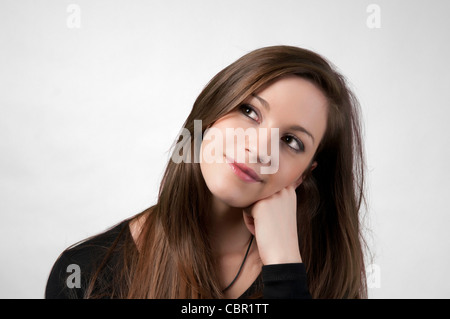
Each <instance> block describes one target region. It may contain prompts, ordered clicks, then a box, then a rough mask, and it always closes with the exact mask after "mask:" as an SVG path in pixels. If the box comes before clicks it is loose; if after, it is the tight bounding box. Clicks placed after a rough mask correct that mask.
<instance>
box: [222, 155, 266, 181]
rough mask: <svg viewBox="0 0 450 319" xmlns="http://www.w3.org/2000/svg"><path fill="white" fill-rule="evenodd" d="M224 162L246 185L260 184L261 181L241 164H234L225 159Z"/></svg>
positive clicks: (248, 168)
mask: <svg viewBox="0 0 450 319" xmlns="http://www.w3.org/2000/svg"><path fill="white" fill-rule="evenodd" d="M226 161H227V163H228V165H230V167H231V169H232V170H233V172H234V173H235V174H236V176H237V177H239V178H240V179H241V180H243V181H244V182H248V183H259V182H262V179H261V178H260V177H259V176H258V174H256V173H255V171H254V170H252V169H251V168H250V167H248V166H247V165H245V164H243V163H236V162H235V161H234V160H232V159H230V158H229V157H226Z"/></svg>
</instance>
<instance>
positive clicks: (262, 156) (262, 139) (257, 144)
mask: <svg viewBox="0 0 450 319" xmlns="http://www.w3.org/2000/svg"><path fill="white" fill-rule="evenodd" d="M268 132H270V130H269V129H266V128H259V130H258V134H257V140H256V141H254V140H252V139H248V140H250V141H249V142H248V144H247V151H248V152H249V161H250V163H260V164H268V163H269V162H270V160H271V156H270V155H268V153H269V150H270V149H271V148H270V145H271V144H270V143H271V136H270V134H269V133H268ZM271 155H273V154H271Z"/></svg>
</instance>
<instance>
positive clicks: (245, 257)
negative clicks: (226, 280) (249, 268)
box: [222, 235, 253, 292]
mask: <svg viewBox="0 0 450 319" xmlns="http://www.w3.org/2000/svg"><path fill="white" fill-rule="evenodd" d="M252 242H253V235H252V236H251V238H250V243H249V244H248V247H247V251H246V253H245V256H244V260H243V261H242V263H241V266H240V267H239V270H238V272H237V274H236V277H234V279H233V281H232V282H231V283H230V284H229V285H228V286H227V287H226V288H225V289H224V290H222V292H225V291H226V290H228V288H230V287H231V286H232V285H233V284H234V282H235V281H236V279H237V278H238V277H239V274H240V273H241V270H242V267H243V266H244V263H245V261H246V260H247V255H248V252H249V251H250V247H251V246H252Z"/></svg>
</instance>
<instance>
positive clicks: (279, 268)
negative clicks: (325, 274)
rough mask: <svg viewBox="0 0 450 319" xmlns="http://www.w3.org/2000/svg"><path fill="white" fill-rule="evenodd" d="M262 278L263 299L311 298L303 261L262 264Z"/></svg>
mask: <svg viewBox="0 0 450 319" xmlns="http://www.w3.org/2000/svg"><path fill="white" fill-rule="evenodd" d="M262 280H263V284H264V289H263V296H264V297H263V298H265V299H294V298H295V299H311V295H310V293H309V291H308V286H307V282H306V269H305V265H304V264H303V263H291V264H274V265H264V266H263V267H262Z"/></svg>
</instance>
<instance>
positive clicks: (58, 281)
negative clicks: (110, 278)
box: [45, 220, 129, 298]
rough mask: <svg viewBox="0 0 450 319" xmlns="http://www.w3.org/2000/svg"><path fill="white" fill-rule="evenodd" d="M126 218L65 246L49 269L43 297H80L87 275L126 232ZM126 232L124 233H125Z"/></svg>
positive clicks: (88, 276) (86, 281) (87, 278)
mask: <svg viewBox="0 0 450 319" xmlns="http://www.w3.org/2000/svg"><path fill="white" fill-rule="evenodd" d="M128 224H129V222H128V220H125V221H122V222H120V223H119V224H116V225H114V226H113V227H111V228H109V229H108V230H106V231H104V232H103V233H101V234H98V235H95V236H93V237H90V238H87V239H85V240H84V241H82V242H81V243H78V244H75V245H73V246H71V247H69V248H67V249H65V250H64V251H63V252H62V253H61V254H60V256H59V257H58V258H57V260H56V261H55V263H54V265H53V267H52V270H51V272H50V275H49V278H48V281H47V286H46V289H45V298H83V295H84V291H85V289H86V286H87V284H88V281H89V278H90V275H91V274H92V272H93V271H94V270H95V269H96V268H97V267H98V266H99V265H100V263H101V262H102V261H103V260H104V258H105V256H106V253H107V252H108V250H109V249H110V248H112V246H114V245H117V244H119V243H120V241H121V240H123V238H124V236H121V235H122V234H127V232H128V233H129V228H128ZM127 235H128V234H127Z"/></svg>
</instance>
